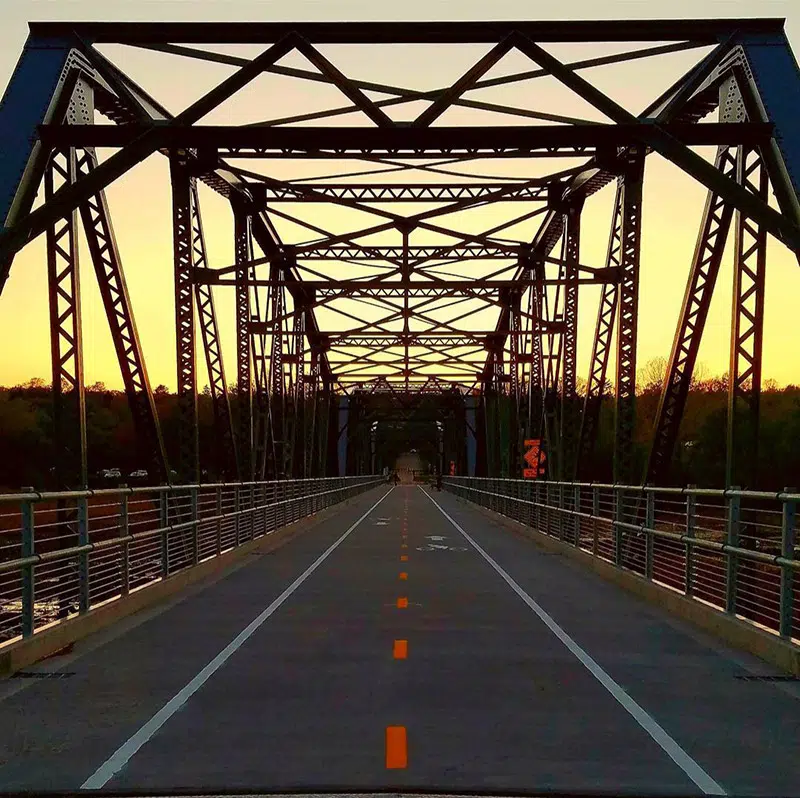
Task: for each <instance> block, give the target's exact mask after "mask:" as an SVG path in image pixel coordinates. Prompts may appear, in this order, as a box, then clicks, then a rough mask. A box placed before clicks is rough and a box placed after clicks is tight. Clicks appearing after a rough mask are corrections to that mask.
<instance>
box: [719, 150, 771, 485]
mask: <svg viewBox="0 0 800 798" xmlns="http://www.w3.org/2000/svg"><path fill="white" fill-rule="evenodd" d="M737 179H738V181H739V183H740V184H741V185H742V186H744V187H745V188H746V189H747V190H748V191H749V192H751V193H752V194H754V195H755V196H757V197H759V198H760V199H762V200H764V201H766V200H767V198H768V189H769V182H768V179H767V170H766V168H765V166H764V163H763V161H762V159H761V155H760V153H759V151H758V150H756V149H751V148H749V147H741V148H740V149H739V157H738V163H737ZM735 240H736V244H735V252H734V269H733V318H732V325H731V355H730V376H729V379H728V446H727V459H726V466H725V484H726V485H727V486H731V485H741V486H742V487H745V488H755V487H756V484H757V479H758V426H759V418H758V416H759V404H760V397H761V351H762V346H763V340H764V279H765V273H766V263H767V232H766V230H765V229H764V228H763V226H762V225H760V224H758V223H757V222H754V221H753V220H752V219H750V218H748V217H746V216H745V215H744V214H743V213H741V212H737V214H736V239H735Z"/></svg>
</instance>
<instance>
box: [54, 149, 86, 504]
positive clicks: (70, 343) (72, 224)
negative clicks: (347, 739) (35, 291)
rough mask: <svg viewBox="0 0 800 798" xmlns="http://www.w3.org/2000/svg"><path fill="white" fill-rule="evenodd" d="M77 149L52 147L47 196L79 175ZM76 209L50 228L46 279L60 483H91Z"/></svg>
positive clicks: (70, 485) (77, 486)
mask: <svg viewBox="0 0 800 798" xmlns="http://www.w3.org/2000/svg"><path fill="white" fill-rule="evenodd" d="M76 173H77V166H76V163H75V151H74V150H68V151H67V152H65V153H64V152H58V151H56V152H54V153H53V154H52V157H51V159H50V163H49V165H48V167H47V171H46V173H45V199H49V198H50V197H52V196H53V193H54V191H55V189H56V188H57V187H58V184H59V183H63V182H70V181H73V180H75V177H76ZM77 233H78V213H77V211H73V212H72V213H69V214H67V215H66V216H65V217H64V218H63V219H60V220H59V221H58V222H56V223H55V224H54V225H53V226H52V227H51V228H50V229H48V231H47V284H48V289H49V292H48V293H49V299H50V346H51V361H52V374H53V383H52V385H53V442H54V444H55V446H54V454H55V464H56V466H55V467H56V481H57V483H58V485H57V488H58V489H59V490H62V489H64V488H69V489H72V490H76V489H80V488H84V487H86V485H87V479H88V474H87V462H86V402H85V396H84V382H83V340H82V332H81V299H80V289H79V286H80V273H79V267H78V264H79V259H78V239H77Z"/></svg>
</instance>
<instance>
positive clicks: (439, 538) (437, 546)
mask: <svg viewBox="0 0 800 798" xmlns="http://www.w3.org/2000/svg"><path fill="white" fill-rule="evenodd" d="M425 538H426V540H429V541H430V543H426V544H425V545H424V546H417V551H466V550H467V547H466V546H448V545H447V544H446V543H445V542H444V541H445V540H446V539H447V537H446V535H425Z"/></svg>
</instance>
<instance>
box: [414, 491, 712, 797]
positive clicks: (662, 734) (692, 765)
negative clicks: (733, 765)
mask: <svg viewBox="0 0 800 798" xmlns="http://www.w3.org/2000/svg"><path fill="white" fill-rule="evenodd" d="M420 490H421V491H422V492H423V493H424V494H425V495H426V496H427V497H428V498H429V499H430V500H431V501H432V502H433V504H434V505H435V506H436V507H437V509H438V510H439V512H440V513H441V514H442V515H443V516H444V517H445V518H446V519H447V520H448V521H449V522H450V523H451V524H452V525H453V526H454V527H455V528H456V529H457V530H458V531H459V532H460V533H461V534H462V535H463V536H464V537H465V538H466V539H467V540H468V541H469V542H470V543H471V544H472V545H473V546H474V547H475V549H476V550H477V551H478V553H479V554H480V555H481V556H482V557H483V559H484V560H486V562H488V563H489V565H491V566H492V568H494V570H495V571H497V573H498V574H500V576H501V577H502V578H503V579H504V580H505V582H506V583H507V584H508V586H509V587H510V588H511V589H512V590H513V591H514V592H515V593H516V594H517V595H518V596H519V597H520V598H521V599H522V600H523V601H524V602H525V603H526V604H527V605H528V606H529V607H530V608H531V609H532V610H533V611H534V612H535V613H536V614H537V615H538V616H539V619H540V620H541V621H542V623H544V625H545V626H547V628H548V629H549V630H550V631H551V632H552V633H553V634H554V635H555V636H556V637H557V638H558V639H559V640H560V641H561V642H562V643H563V644H564V645H565V646H566V647H567V648H568V649H569V651H570V652H571V653H572V654H574V656H575V657H576V659H578V661H579V662H580V663H581V665H583V666H584V667H585V668H586V670H588V671H589V673H591V674H592V676H594V678H595V679H597V681H598V682H600V684H602V685H603V687H605V688H606V690H608V692H609V693H611V695H612V696H614V698H615V699H616V700H617V702H618V703H619V704H620V705H621V706H622V707H623V708H624V709H625V710H627V711H628V712H629V713H630V714H631V715H632V716H633V718H634V720H636V722H637V723H638V724H639V725H640V726H641V727H642V728H643V729H644V730H645V731H646V732H647V733H648V734H649V735H650V736H651V737H652V738H653V740H655V741H656V742H657V743H658V744H659V745H660V746H661V748H662V749H663V750H664V751H665V752H666V754H667V755H668V756H669V757H670V759H672V761H673V762H675V764H676V765H677V766H678V767H679V768H680V769H681V770H682V771H683V772H684V773H685V774H686V775H687V776H688V777H689V778H690V779H691V780H692V781H693V782H694V783H695V784H696V785H697V786H698V787H699V788H700V789H701V790H702V791H703V792H704V793H705V794H706V795H727V793H726V792H725V790H724V789H723V787H722V786H721V785H720V784H718V783H717V782H716V781H714V779H712V778H711V776H709V775H708V773H706V771H705V770H703V768H702V767H700V765H698V764H697V762H695V760H694V759H692V757H691V756H689V754H687V753H686V751H684V750H683V748H681V746H680V745H679V744H678V743H677V742H676V741H675V740H674V739H673V738H672V737H670V735H669V734H668V733H667V732H666V731H665V730H664V728H663V727H662V726H661V725H660V724H659V723H658V721H656V720H655V718H653V717H652V716H651V715H648V714H647V712H645V710H644V709H642V707H641V706H639V704H637V703H636V701H634V699H633V698H631V697H630V695H628V693H626V692H625V690H624V689H623V688H622V687H621V686H620V685H619V684H617V682H615V681H614V679H612V678H611V676H609V675H608V674H607V673H606V672H605V671H604V670H603V669H602V668H601V667H600V666H599V665H598V664H597V663H596V662H595V661H594V660H593V659H592V658H591V657H590V656H589V654H587V653H586V651H585V650H584V649H582V648H581V647H580V646H579V645H578V644H577V643H576V642H575V641H574V640H573V639H572V638H571V637H570V636H569V635H568V634H567V633H566V632H565V631H564V630H563V629H562V628H561V627H560V626H559V625H558V624H557V623H556V622H555V621H554V620H553V618H552V617H551V616H550V615H549V614H548V613H547V612H546V611H545V610H544V609H543V608H542V607H541V606H540V605H539V604H537V603H536V601H534V600H533V599H532V598H531V597H530V596H529V595H528V594H527V593H526V592H525V591H524V590H523V589H522V588H521V587H520V586H519V585H518V584H517V583H516V582H515V581H514V579H513V578H512V577H511V576H509V575H508V574H507V573H506V572H505V571H504V570H503V568H502V567H501V566H500V565H498V564H497V562H496V561H495V560H493V559H492V558H491V557H490V556H489V555H488V554H487V553H486V552H485V551H484V550H483V549H482V548H481V547H480V546H479V545H478V543H476V542H475V540H473V539H472V537H471V536H470V535H468V534H467V533H466V532H465V531H464V530H463V529H462V528H461V527H460V526H459V525H458V523H456V521H454V520H453V519H452V518H451V517H450V516H449V515H448V513H447V512H446V511H445V510H444V509H443V508H442V507H441V506H440V505H439V503H438V502H437V501H436V500H435V499H434V498H433V496H431V495H430V494H429V493H428V492H427V491H426V490H425V489H424V488H420Z"/></svg>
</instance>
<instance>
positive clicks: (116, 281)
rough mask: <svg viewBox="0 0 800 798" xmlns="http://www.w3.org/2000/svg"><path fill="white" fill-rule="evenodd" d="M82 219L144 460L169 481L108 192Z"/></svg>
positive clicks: (93, 160) (85, 154) (92, 201)
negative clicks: (115, 234)
mask: <svg viewBox="0 0 800 798" xmlns="http://www.w3.org/2000/svg"><path fill="white" fill-rule="evenodd" d="M76 163H77V173H78V177H79V178H80V177H83V176H86V175H88V174H90V173H91V172H92V171H93V170H94V169H95V168H96V167H97V156H96V155H95V151H94V149H90V148H87V149H81V150H77V162H76ZM80 211H81V219H82V220H83V228H84V232H85V234H86V241H87V243H88V245H89V252H90V254H91V256H92V263H93V265H94V269H95V273H96V275H97V282H98V286H99V288H100V296H101V298H102V300H103V306H104V308H105V311H106V317H107V318H108V323H109V327H110V328H111V337H112V340H113V342H114V349H115V350H116V353H117V360H118V361H119V365H120V371H121V373H122V381H123V383H124V385H125V393H126V395H127V397H128V404H129V406H130V409H131V415H132V416H133V423H134V426H135V428H136V440H137V445H138V448H139V452H140V457H141V458H142V459H143V460H144V461H145V462H147V463H148V468H149V470H150V476H151V477H153V478H154V479H156V480H160V481H164V480H167V479H168V476H169V467H168V465H167V454H166V450H165V449H164V441H163V439H162V437H161V427H160V425H159V423H158V416H157V414H156V406H155V401H154V400H153V392H152V390H151V388H150V380H149V378H148V376H147V367H146V366H145V362H144V355H143V354H142V348H141V345H140V343H139V335H138V333H137V331H136V323H135V322H134V318H133V311H132V309H131V302H130V297H129V296H128V287H127V285H126V283H125V274H124V272H123V270H122V261H121V259H120V256H119V251H118V249H117V242H116V239H115V237H114V230H113V227H112V225H111V217H110V215H109V212H108V204H107V202H106V196H105V192H103V191H100V192H98V193H97V194H94V195H93V196H91V197H89V199H88V200H86V201H85V202H84V203H82V204H81V206H80Z"/></svg>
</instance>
